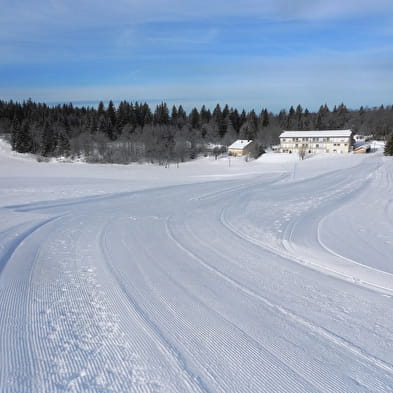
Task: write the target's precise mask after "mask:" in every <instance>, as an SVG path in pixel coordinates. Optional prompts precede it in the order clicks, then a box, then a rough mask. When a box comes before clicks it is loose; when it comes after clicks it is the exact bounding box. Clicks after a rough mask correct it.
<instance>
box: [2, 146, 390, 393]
mask: <svg viewBox="0 0 393 393" xmlns="http://www.w3.org/2000/svg"><path fill="white" fill-rule="evenodd" d="M0 239H1V240H0V392H1V393H6V392H7V393H11V392H12V393H24V392H29V393H37V392H50V393H55V392H100V393H104V392H105V393H107V392H108V393H109V392H121V393H123V392H127V393H128V392H144V393H147V392H164V393H167V392H168V393H169V392H179V393H186V392H203V393H207V392H217V393H220V392H228V393H236V392H244V393H252V392H255V393H263V392H268V393H276V392H285V393H287V392H291V393H296V392H331V393H337V392H340V393H341V392H356V393H362V392H378V393H382V392H393V312H392V310H393V161H392V159H391V158H387V157H383V156H382V153H381V150H379V151H377V152H375V153H372V154H369V155H362V156H361V155H337V156H328V155H321V156H315V157H311V158H309V159H306V160H304V161H299V160H298V159H297V157H296V156H295V155H285V154H275V153H270V154H266V155H264V156H262V157H261V158H260V159H259V160H255V161H249V162H245V161H244V159H241V158H239V159H236V158H231V159H230V160H229V159H228V158H222V159H219V160H214V158H203V159H199V160H196V161H194V162H190V163H185V164H180V166H179V168H177V167H176V165H171V166H170V167H169V168H163V167H158V166H153V165H138V164H136V165H129V166H116V165H89V164H82V163H59V162H50V163H38V162H36V161H35V160H34V158H32V157H28V156H27V157H26V156H24V155H18V154H14V153H12V152H11V151H10V149H9V147H8V146H7V144H6V143H5V142H0Z"/></svg>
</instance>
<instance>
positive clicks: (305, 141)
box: [280, 130, 353, 153]
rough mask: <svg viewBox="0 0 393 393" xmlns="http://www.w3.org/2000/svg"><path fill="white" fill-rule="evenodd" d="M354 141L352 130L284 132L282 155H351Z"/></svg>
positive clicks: (281, 147) (281, 140)
mask: <svg viewBox="0 0 393 393" xmlns="http://www.w3.org/2000/svg"><path fill="white" fill-rule="evenodd" d="M352 145H353V139H352V131H351V130H323V131H283V133H282V134H281V135H280V152H282V153H299V152H304V153H349V152H350V151H351V150H352Z"/></svg>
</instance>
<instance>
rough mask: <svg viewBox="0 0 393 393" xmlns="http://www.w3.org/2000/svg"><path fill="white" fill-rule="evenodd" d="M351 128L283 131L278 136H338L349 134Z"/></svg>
mask: <svg viewBox="0 0 393 393" xmlns="http://www.w3.org/2000/svg"><path fill="white" fill-rule="evenodd" d="M351 135H352V131H351V130H321V131H283V133H282V134H281V135H280V138H307V137H308V138H310V137H325V138H327V137H340V136H346V137H348V136H351Z"/></svg>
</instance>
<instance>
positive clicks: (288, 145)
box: [282, 143, 348, 149]
mask: <svg viewBox="0 0 393 393" xmlns="http://www.w3.org/2000/svg"><path fill="white" fill-rule="evenodd" d="M333 146H348V143H343V144H342V145H341V143H333ZM282 147H283V148H287V149H288V148H291V147H295V149H296V148H299V147H305V148H308V147H311V148H314V149H318V148H320V147H321V148H324V147H325V145H324V144H322V145H320V144H319V143H310V144H308V143H295V146H293V144H286V143H284V144H282Z"/></svg>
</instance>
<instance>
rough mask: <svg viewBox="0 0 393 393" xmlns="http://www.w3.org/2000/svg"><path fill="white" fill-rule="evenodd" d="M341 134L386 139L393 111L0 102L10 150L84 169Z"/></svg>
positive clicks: (259, 147) (2, 126)
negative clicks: (82, 164) (245, 142)
mask: <svg viewBox="0 0 393 393" xmlns="http://www.w3.org/2000/svg"><path fill="white" fill-rule="evenodd" d="M343 128H351V129H352V130H353V131H354V132H355V133H359V134H363V135H370V134H373V135H374V136H375V137H379V138H384V139H385V138H387V136H388V135H389V134H390V133H391V132H392V131H393V106H381V107H379V108H367V107H361V108H360V109H356V110H350V109H348V108H347V107H346V106H345V105H344V104H340V105H338V106H335V107H334V108H329V107H328V106H327V105H322V106H321V107H320V108H319V110H318V111H315V112H312V111H309V110H308V109H307V108H305V109H304V108H302V106H301V105H297V106H296V107H294V106H291V107H290V108H289V110H285V109H283V110H281V111H280V112H279V113H278V114H274V113H272V112H271V111H269V110H268V109H267V108H263V109H262V110H261V111H260V112H256V111H255V110H250V111H245V110H244V109H243V110H241V111H239V110H238V109H236V108H232V107H229V106H228V105H225V106H224V107H221V106H220V105H219V104H217V105H216V106H215V107H214V109H212V110H211V109H209V108H206V107H205V106H204V105H203V106H202V107H201V108H200V109H197V108H193V109H192V110H191V111H190V112H189V113H187V112H186V111H185V110H184V109H183V107H182V105H179V106H176V105H174V106H172V107H171V108H169V107H168V105H167V104H166V103H165V102H162V103H160V104H158V105H156V106H155V108H153V109H152V108H151V107H150V106H149V105H148V104H147V103H139V102H127V101H122V102H120V104H119V105H117V106H115V105H114V103H113V101H109V103H108V104H107V105H105V104H104V103H103V102H100V103H99V104H98V106H97V107H90V106H82V107H78V106H74V105H73V104H71V103H70V104H63V105H56V106H50V105H47V104H45V103H36V102H33V101H32V100H31V99H29V100H27V101H23V102H22V103H20V102H14V101H12V100H11V101H1V100H0V134H6V135H8V137H9V139H10V142H11V145H12V148H13V149H14V150H15V151H18V152H21V153H26V152H30V153H35V154H39V155H40V156H42V157H60V156H66V157H67V156H70V157H77V156H82V157H83V158H84V159H85V160H87V161H89V162H111V163H130V162H137V161H146V160H148V161H151V162H158V163H160V164H163V163H167V162H173V161H177V162H180V161H185V160H189V159H193V158H195V157H196V156H197V155H198V154H202V153H205V154H206V153H207V151H208V150H209V149H210V150H211V149H212V147H211V146H215V148H214V152H215V154H216V155H217V154H218V153H219V152H221V151H223V150H225V146H228V145H229V144H230V143H232V142H233V141H235V140H236V139H253V140H255V141H256V151H255V154H256V155H259V154H261V153H262V152H263V151H264V149H266V148H268V147H269V146H271V145H273V144H277V143H278V142H279V141H278V136H279V134H280V133H281V132H282V130H283V129H287V130H322V129H325V130H326V129H343ZM219 146H222V149H221V148H220V147H219Z"/></svg>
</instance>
